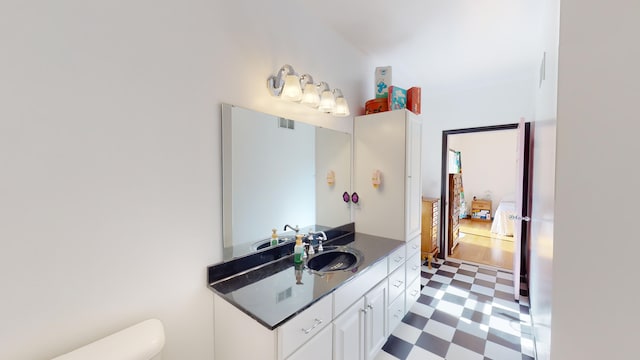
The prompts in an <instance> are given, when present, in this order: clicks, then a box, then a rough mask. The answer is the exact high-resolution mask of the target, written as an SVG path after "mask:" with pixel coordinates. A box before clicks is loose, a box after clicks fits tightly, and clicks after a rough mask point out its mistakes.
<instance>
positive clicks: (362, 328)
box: [333, 281, 387, 360]
mask: <svg viewBox="0 0 640 360" xmlns="http://www.w3.org/2000/svg"><path fill="white" fill-rule="evenodd" d="M386 318H387V283H386V281H382V282H381V283H380V284H378V285H377V286H376V287H375V288H374V289H372V290H371V291H369V292H368V293H367V294H366V295H365V296H363V297H362V298H361V299H360V300H358V301H356V302H355V303H354V304H353V305H351V306H350V307H349V308H348V309H347V310H345V312H343V313H342V314H341V315H340V316H338V317H337V318H336V319H335V320H334V322H333V360H372V359H374V358H375V356H376V355H377V353H378V351H380V349H381V348H382V346H383V345H384V343H385V341H386V340H387V329H386V321H387V320H386Z"/></svg>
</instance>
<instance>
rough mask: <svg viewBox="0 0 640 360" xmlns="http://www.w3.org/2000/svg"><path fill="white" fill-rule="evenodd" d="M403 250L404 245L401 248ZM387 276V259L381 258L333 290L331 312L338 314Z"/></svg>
mask: <svg viewBox="0 0 640 360" xmlns="http://www.w3.org/2000/svg"><path fill="white" fill-rule="evenodd" d="M402 249H403V250H404V247H403V248H402ZM386 277H387V259H386V258H385V259H381V260H380V261H378V262H377V263H375V264H372V265H371V266H370V267H369V268H367V269H366V270H365V271H363V272H362V274H360V275H358V276H356V277H355V278H353V279H351V280H349V281H348V282H347V283H346V284H344V285H342V286H340V287H339V288H338V289H336V291H334V292H333V314H334V316H336V317H337V316H338V315H340V314H341V313H342V312H343V311H345V310H346V309H347V308H348V307H349V306H351V304H353V303H354V302H356V300H358V299H359V298H361V297H362V296H363V295H364V294H366V293H367V292H368V291H369V290H371V288H373V287H374V286H375V285H376V284H377V283H379V282H380V281H382V280H384V278H386Z"/></svg>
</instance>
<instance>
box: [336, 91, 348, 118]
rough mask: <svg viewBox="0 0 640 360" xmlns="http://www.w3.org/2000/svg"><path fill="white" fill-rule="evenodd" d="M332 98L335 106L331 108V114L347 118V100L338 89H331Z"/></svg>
mask: <svg viewBox="0 0 640 360" xmlns="http://www.w3.org/2000/svg"><path fill="white" fill-rule="evenodd" d="M333 96H334V98H335V99H336V100H335V101H336V105H335V106H334V107H333V112H332V114H333V115H335V116H349V105H348V104H347V99H345V98H344V95H342V91H340V89H333Z"/></svg>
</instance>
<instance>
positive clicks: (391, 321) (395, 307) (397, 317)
mask: <svg viewBox="0 0 640 360" xmlns="http://www.w3.org/2000/svg"><path fill="white" fill-rule="evenodd" d="M404 314H405V299H404V293H403V294H402V295H401V296H399V297H398V298H397V299H395V300H394V301H392V302H391V304H390V305H389V308H388V312H387V319H388V320H387V324H388V326H389V327H388V329H387V334H391V333H392V332H393V330H394V329H395V328H396V327H398V325H400V322H401V321H402V318H403V317H404Z"/></svg>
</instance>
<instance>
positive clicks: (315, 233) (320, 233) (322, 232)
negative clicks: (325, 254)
mask: <svg viewBox="0 0 640 360" xmlns="http://www.w3.org/2000/svg"><path fill="white" fill-rule="evenodd" d="M309 234H311V235H322V236H319V237H318V252H320V251H323V250H324V248H323V247H322V242H323V241H327V234H325V233H324V231H316V232H309Z"/></svg>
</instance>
